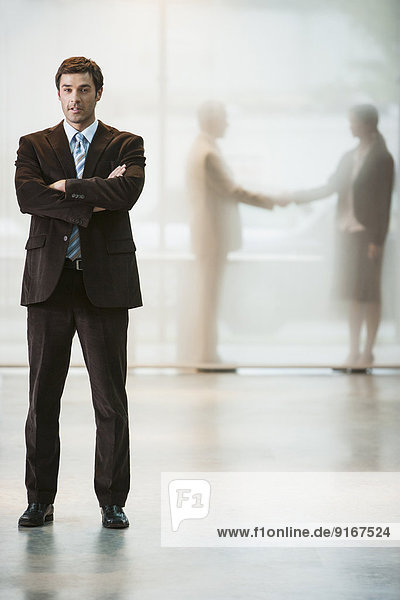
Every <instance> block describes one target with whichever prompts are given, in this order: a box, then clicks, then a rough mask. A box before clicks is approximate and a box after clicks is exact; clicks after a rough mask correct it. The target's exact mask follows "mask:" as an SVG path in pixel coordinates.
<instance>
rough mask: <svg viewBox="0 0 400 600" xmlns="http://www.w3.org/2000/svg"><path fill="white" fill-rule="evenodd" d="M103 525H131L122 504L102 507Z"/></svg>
mask: <svg viewBox="0 0 400 600" xmlns="http://www.w3.org/2000/svg"><path fill="white" fill-rule="evenodd" d="M101 515H102V522H103V527H108V528H109V529H123V528H124V527H129V521H128V517H127V516H126V514H125V513H124V510H123V508H122V506H118V505H117V504H107V505H106V506H102V507H101Z"/></svg>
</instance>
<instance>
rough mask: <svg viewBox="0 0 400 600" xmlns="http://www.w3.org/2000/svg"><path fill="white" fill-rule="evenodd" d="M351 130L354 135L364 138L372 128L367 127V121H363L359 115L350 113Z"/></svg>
mask: <svg viewBox="0 0 400 600" xmlns="http://www.w3.org/2000/svg"><path fill="white" fill-rule="evenodd" d="M349 120H350V130H351V133H352V134H353V136H354V137H357V138H363V137H365V136H366V135H368V133H370V128H368V127H367V125H366V124H365V123H363V122H362V121H361V120H360V119H358V118H357V116H356V115H355V114H353V113H350V116H349Z"/></svg>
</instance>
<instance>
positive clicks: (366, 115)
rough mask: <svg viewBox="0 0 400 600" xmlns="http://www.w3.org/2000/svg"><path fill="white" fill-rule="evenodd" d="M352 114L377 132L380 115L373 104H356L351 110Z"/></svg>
mask: <svg viewBox="0 0 400 600" xmlns="http://www.w3.org/2000/svg"><path fill="white" fill-rule="evenodd" d="M350 114H352V115H354V116H355V117H356V119H358V120H359V121H361V123H363V124H364V125H366V126H367V127H369V128H370V129H371V130H372V131H375V130H376V129H377V127H378V121H379V114H378V111H377V109H376V108H375V106H374V105H373V104H356V105H355V106H352V107H351V108H350Z"/></svg>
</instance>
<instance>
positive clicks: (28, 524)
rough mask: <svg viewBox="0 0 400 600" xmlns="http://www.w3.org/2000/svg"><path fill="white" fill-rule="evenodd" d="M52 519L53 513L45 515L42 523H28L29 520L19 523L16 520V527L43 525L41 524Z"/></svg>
mask: <svg viewBox="0 0 400 600" xmlns="http://www.w3.org/2000/svg"><path fill="white" fill-rule="evenodd" d="M52 521H54V513H52V514H51V515H46V516H45V518H44V521H43V523H29V521H27V522H25V523H24V522H21V523H20V522H19V521H18V527H43V525H46V523H50V522H52Z"/></svg>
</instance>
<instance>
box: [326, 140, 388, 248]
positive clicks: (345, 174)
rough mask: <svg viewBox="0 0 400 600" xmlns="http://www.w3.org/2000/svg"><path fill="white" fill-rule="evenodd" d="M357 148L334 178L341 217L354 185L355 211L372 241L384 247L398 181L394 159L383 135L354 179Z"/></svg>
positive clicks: (344, 161)
mask: <svg viewBox="0 0 400 600" xmlns="http://www.w3.org/2000/svg"><path fill="white" fill-rule="evenodd" d="M354 152H355V151H354V150H351V151H350V152H347V153H346V154H345V155H344V156H343V158H342V159H341V161H340V162H339V165H338V167H337V169H336V172H335V173H334V175H333V176H332V177H331V178H330V181H329V185H330V186H331V187H332V191H336V192H337V193H338V207H337V215H338V218H340V216H341V215H342V214H343V210H344V209H345V204H346V196H347V194H348V190H349V187H350V186H351V185H352V186H353V199H354V214H355V217H356V219H357V220H358V222H359V223H361V225H363V226H364V227H365V230H366V235H367V237H368V242H369V243H372V244H376V245H377V246H382V245H383V244H384V242H385V239H386V234H387V231H388V226H389V217H390V204H391V198H392V190H393V180H394V162H393V158H392V156H391V154H390V153H389V152H388V150H387V148H386V144H385V141H384V139H383V137H382V136H381V135H379V137H378V138H377V140H376V141H375V142H374V144H373V146H372V148H371V150H370V151H369V152H368V155H367V156H366V158H365V161H364V163H363V165H362V167H361V169H360V172H359V173H358V175H357V177H356V178H355V180H354V181H353V182H352V177H351V172H352V168H353V157H354Z"/></svg>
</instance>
